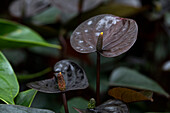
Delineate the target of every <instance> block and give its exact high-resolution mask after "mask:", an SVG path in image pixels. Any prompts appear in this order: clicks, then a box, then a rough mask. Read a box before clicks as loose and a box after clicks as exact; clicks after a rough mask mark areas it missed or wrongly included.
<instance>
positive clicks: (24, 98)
mask: <svg viewBox="0 0 170 113" xmlns="http://www.w3.org/2000/svg"><path fill="white" fill-rule="evenodd" d="M36 93H37V91H36V90H34V89H30V90H26V91H23V92H20V93H19V94H18V95H17V97H16V99H15V103H16V105H22V106H26V107H30V106H31V103H32V101H33V99H34V97H35V95H36Z"/></svg>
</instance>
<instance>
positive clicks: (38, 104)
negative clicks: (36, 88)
mask: <svg viewBox="0 0 170 113" xmlns="http://www.w3.org/2000/svg"><path fill="white" fill-rule="evenodd" d="M61 99H62V98H61V95H58V94H51V93H50V94H48V93H41V92H37V94H36V97H35V99H34V101H33V103H32V105H31V107H35V108H45V109H50V110H53V111H55V113H59V111H60V108H61V106H62V105H63V102H62V100H61ZM60 100H61V101H60ZM63 113H64V112H63Z"/></svg>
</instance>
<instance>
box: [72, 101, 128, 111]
mask: <svg viewBox="0 0 170 113" xmlns="http://www.w3.org/2000/svg"><path fill="white" fill-rule="evenodd" d="M74 109H75V110H76V111H78V112H79V113H129V110H128V107H127V105H126V104H125V103H123V102H122V101H120V100H108V101H106V102H105V103H103V104H101V105H99V106H98V107H96V108H95V109H77V108H74Z"/></svg>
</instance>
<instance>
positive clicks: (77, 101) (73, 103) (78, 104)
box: [60, 97, 88, 113]
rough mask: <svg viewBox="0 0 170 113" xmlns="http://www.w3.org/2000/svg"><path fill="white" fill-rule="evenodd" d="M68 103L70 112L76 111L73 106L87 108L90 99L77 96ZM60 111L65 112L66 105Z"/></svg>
mask: <svg viewBox="0 0 170 113" xmlns="http://www.w3.org/2000/svg"><path fill="white" fill-rule="evenodd" d="M67 104H68V109H69V113H75V110H74V109H73V108H72V107H78V108H82V109H83V108H87V104H88V101H87V100H85V99H83V98H80V97H76V98H73V99H71V100H69V101H68V103H67ZM60 112H61V113H64V106H62V108H61V110H60Z"/></svg>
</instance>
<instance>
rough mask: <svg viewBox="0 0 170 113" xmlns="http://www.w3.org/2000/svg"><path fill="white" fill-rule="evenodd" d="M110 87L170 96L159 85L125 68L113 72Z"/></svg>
mask: <svg viewBox="0 0 170 113" xmlns="http://www.w3.org/2000/svg"><path fill="white" fill-rule="evenodd" d="M110 85H112V86H124V87H130V88H137V89H143V90H150V91H153V92H156V93H159V94H162V95H165V96H166V97H169V94H168V93H167V92H166V91H165V90H164V89H163V88H162V87H161V86H160V85H159V84H158V83H156V82H155V81H153V80H152V79H150V78H148V77H146V76H145V75H142V74H140V73H139V72H137V71H135V70H132V69H128V68H125V67H120V68H117V69H115V70H114V71H113V72H112V74H111V78H110Z"/></svg>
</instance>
